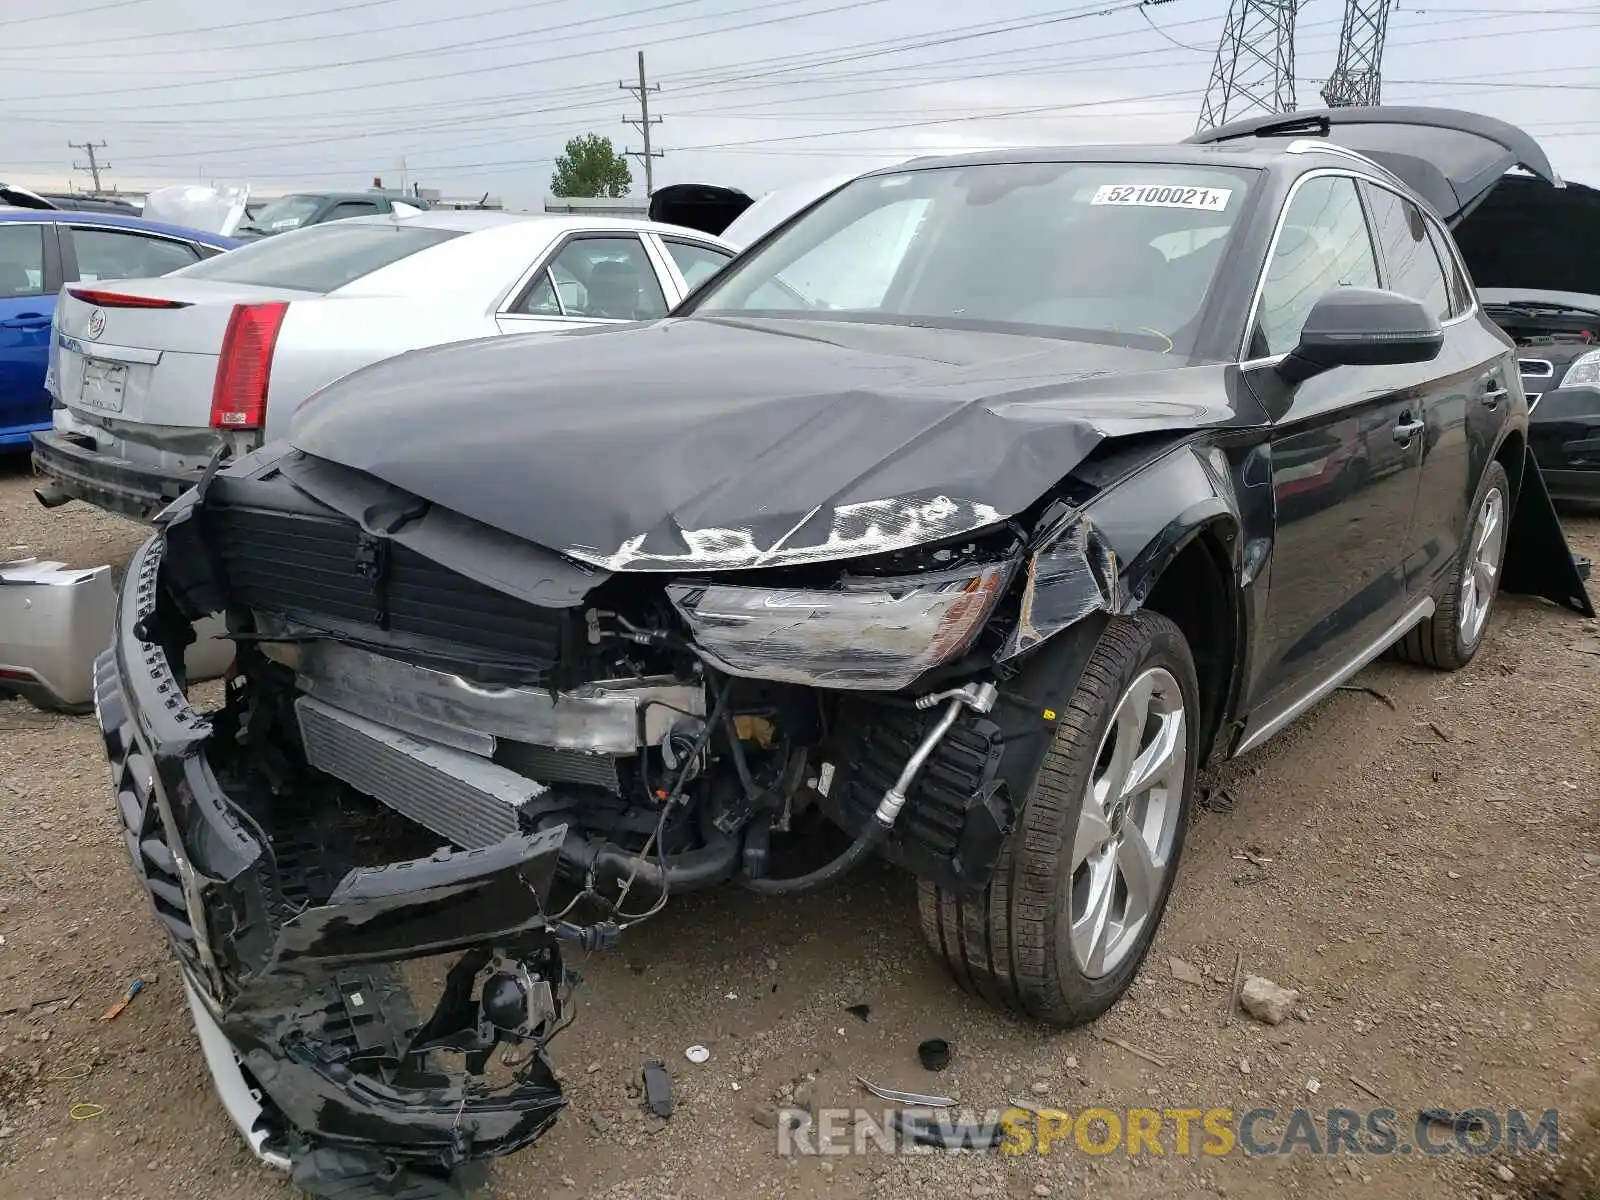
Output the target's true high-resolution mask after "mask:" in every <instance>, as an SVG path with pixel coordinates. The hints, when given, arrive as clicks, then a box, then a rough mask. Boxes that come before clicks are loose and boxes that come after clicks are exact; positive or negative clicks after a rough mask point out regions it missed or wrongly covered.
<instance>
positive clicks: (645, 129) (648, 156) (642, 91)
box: [617, 50, 666, 200]
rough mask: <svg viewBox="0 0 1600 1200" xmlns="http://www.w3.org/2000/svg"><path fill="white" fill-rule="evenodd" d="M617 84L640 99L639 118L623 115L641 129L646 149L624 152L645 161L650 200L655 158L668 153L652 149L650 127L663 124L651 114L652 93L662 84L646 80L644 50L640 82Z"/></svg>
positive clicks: (633, 125) (658, 89) (624, 118)
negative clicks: (648, 82)
mask: <svg viewBox="0 0 1600 1200" xmlns="http://www.w3.org/2000/svg"><path fill="white" fill-rule="evenodd" d="M617 86H618V87H620V88H621V89H622V90H623V91H625V92H632V93H633V94H634V95H635V96H636V97H638V100H639V116H638V117H637V118H634V117H623V118H622V123H623V124H624V125H631V126H632V127H633V128H635V129H637V130H638V131H639V136H640V137H642V138H644V149H643V150H628V149H626V148H624V150H623V153H624V154H626V155H627V156H628V157H629V158H637V159H638V160H639V161H640V162H642V163H644V194H645V199H647V200H648V199H649V198H650V197H651V196H653V195H654V194H655V190H656V179H655V160H656V159H658V158H665V157H666V155H665V153H664V152H663V151H660V150H652V149H650V127H651V126H652V125H659V124H661V118H660V117H652V116H651V115H650V93H651V92H659V91H660V90H661V85H660V84H659V83H657V84H653V85H652V84H647V83H646V82H645V78H644V51H643V50H641V51H639V82H638V83H628V82H627V81H626V80H624V81H623V82H622V83H619V84H617Z"/></svg>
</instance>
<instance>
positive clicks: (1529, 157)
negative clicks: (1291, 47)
mask: <svg viewBox="0 0 1600 1200" xmlns="http://www.w3.org/2000/svg"><path fill="white" fill-rule="evenodd" d="M1318 135H1320V136H1326V137H1328V138H1329V139H1330V140H1332V141H1334V142H1336V143H1337V144H1338V145H1340V146H1344V147H1347V148H1349V149H1351V150H1355V151H1357V152H1358V153H1360V154H1363V155H1365V156H1366V157H1367V158H1370V159H1371V160H1372V161H1374V162H1376V163H1378V164H1379V165H1380V166H1382V167H1384V168H1386V169H1387V170H1389V171H1392V172H1393V173H1394V174H1395V175H1398V176H1399V177H1400V178H1401V179H1403V180H1405V182H1406V184H1407V185H1408V186H1409V187H1410V188H1411V189H1412V190H1413V191H1415V192H1416V193H1417V194H1418V195H1420V196H1421V197H1422V198H1423V199H1425V200H1427V201H1428V203H1429V204H1431V205H1432V206H1433V208H1434V210H1435V211H1436V212H1438V214H1439V215H1440V216H1441V217H1443V218H1444V220H1445V221H1447V222H1449V223H1451V224H1454V223H1455V222H1457V221H1459V220H1460V219H1461V218H1462V217H1464V216H1466V215H1467V214H1468V213H1470V212H1471V211H1472V210H1473V209H1474V208H1475V207H1476V206H1477V205H1478V204H1480V203H1481V202H1482V201H1483V200H1484V199H1485V198H1486V197H1487V196H1488V195H1489V193H1490V192H1491V191H1492V190H1493V189H1494V188H1495V187H1496V186H1497V185H1498V184H1499V182H1500V178H1501V176H1503V175H1504V174H1505V173H1506V172H1507V171H1509V170H1511V168H1512V167H1522V168H1524V169H1525V170H1527V171H1530V172H1532V173H1533V174H1534V175H1536V176H1537V177H1538V178H1539V179H1540V180H1541V181H1542V182H1544V183H1545V184H1556V185H1559V184H1560V182H1561V180H1560V177H1559V176H1558V175H1557V174H1556V171H1555V168H1554V167H1553V166H1551V164H1550V159H1549V157H1548V156H1547V155H1546V154H1545V152H1544V149H1543V148H1542V147H1541V146H1540V145H1539V143H1538V142H1536V141H1534V139H1533V138H1531V137H1529V136H1528V135H1527V134H1526V133H1525V132H1523V131H1522V130H1521V129H1518V128H1517V127H1516V126H1515V125H1512V124H1509V123H1508V122H1505V121H1500V120H1497V119H1495V118H1494V117H1486V116H1483V115H1482V114H1479V113H1467V112H1461V111H1459V110H1455V109H1448V108H1425V107H1408V106H1402V105H1394V106H1388V105H1385V106H1382V107H1378V108H1362V107H1350V108H1326V109H1305V110H1301V111H1298V112H1295V113H1292V114H1288V115H1286V116H1277V115H1273V114H1263V115H1258V116H1253V117H1246V118H1244V119H1242V120H1239V121H1232V122H1229V123H1228V124H1227V125H1221V126H1218V127H1217V128H1215V129H1207V130H1203V131H1201V132H1200V133H1197V134H1195V135H1194V136H1193V137H1191V138H1190V139H1189V141H1191V142H1194V143H1197V144H1202V145H1204V144H1216V143H1220V142H1227V141H1231V140H1234V139H1239V138H1278V139H1285V140H1287V139H1290V138H1299V137H1307V136H1318Z"/></svg>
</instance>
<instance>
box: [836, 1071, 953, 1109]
mask: <svg viewBox="0 0 1600 1200" xmlns="http://www.w3.org/2000/svg"><path fill="white" fill-rule="evenodd" d="M856 1082H857V1083H859V1084H860V1085H861V1086H862V1087H864V1088H866V1089H867V1091H869V1092H871V1093H872V1094H873V1095H874V1096H876V1097H877V1098H878V1099H880V1100H887V1101H888V1102H889V1103H890V1104H907V1105H910V1106H911V1107H913V1108H954V1107H955V1104H956V1102H955V1101H954V1100H952V1099H951V1098H950V1097H949V1096H934V1095H931V1094H929V1093H926V1092H902V1091H898V1090H897V1089H895V1088H886V1087H879V1086H878V1085H877V1084H875V1083H873V1082H872V1081H871V1080H869V1079H863V1078H862V1077H861V1076H859V1075H857V1076H856Z"/></svg>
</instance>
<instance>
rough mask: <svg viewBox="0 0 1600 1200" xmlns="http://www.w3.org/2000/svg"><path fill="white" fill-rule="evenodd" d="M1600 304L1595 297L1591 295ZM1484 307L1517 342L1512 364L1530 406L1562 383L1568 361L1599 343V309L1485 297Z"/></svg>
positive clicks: (1570, 364)
mask: <svg viewBox="0 0 1600 1200" xmlns="http://www.w3.org/2000/svg"><path fill="white" fill-rule="evenodd" d="M1595 304H1596V305H1597V306H1600V297H1597V298H1596V299H1595ZM1484 308H1485V311H1487V312H1488V314H1489V316H1490V317H1492V318H1493V320H1494V322H1495V324H1496V325H1498V326H1500V328H1501V329H1503V330H1504V331H1505V332H1506V333H1507V334H1509V335H1510V337H1511V339H1512V340H1513V341H1515V342H1516V344H1517V365H1518V368H1519V370H1520V373H1521V375H1522V383H1523V389H1524V391H1526V392H1527V395H1528V404H1529V407H1530V408H1531V409H1535V410H1536V409H1537V408H1538V401H1539V398H1540V397H1541V396H1542V395H1543V394H1544V393H1545V392H1548V391H1553V390H1554V389H1556V388H1558V387H1561V386H1563V381H1564V380H1565V379H1566V378H1567V375H1568V372H1569V371H1570V370H1571V369H1572V366H1573V364H1574V363H1576V362H1577V361H1578V360H1579V359H1580V358H1582V357H1584V356H1585V355H1586V354H1589V353H1591V352H1592V351H1594V350H1595V349H1596V348H1597V347H1600V309H1596V310H1585V309H1584V308H1582V307H1580V306H1575V305H1570V304H1567V303H1564V302H1560V301H1556V300H1554V299H1548V300H1540V299H1535V298H1527V299H1517V300H1507V301H1494V300H1486V301H1485V304H1484Z"/></svg>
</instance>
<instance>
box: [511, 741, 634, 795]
mask: <svg viewBox="0 0 1600 1200" xmlns="http://www.w3.org/2000/svg"><path fill="white" fill-rule="evenodd" d="M498 754H499V758H500V760H501V761H502V762H504V763H505V764H506V765H507V766H510V767H515V768H516V769H517V770H518V771H519V772H521V773H522V774H524V775H527V776H528V777H529V778H531V779H539V780H543V781H544V782H545V783H578V784H584V785H587V786H588V787H597V788H604V789H605V790H606V791H608V792H620V791H621V790H622V783H621V780H620V779H619V778H618V775H617V760H616V758H614V757H613V756H611V755H609V754H585V753H583V752H582V751H581V750H562V749H558V748H556V747H554V746H530V745H528V744H527V743H526V742H501V743H500V746H499V751H498Z"/></svg>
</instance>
